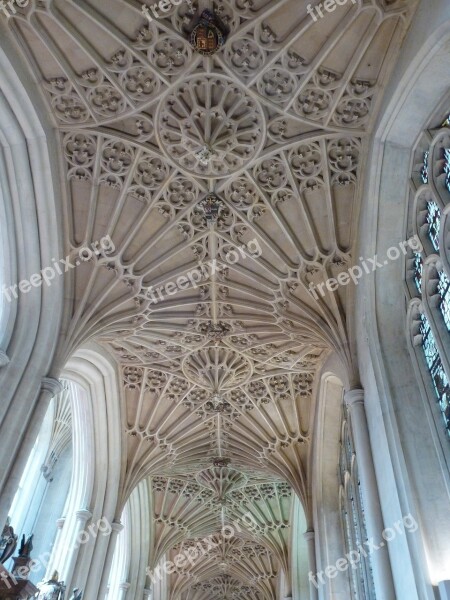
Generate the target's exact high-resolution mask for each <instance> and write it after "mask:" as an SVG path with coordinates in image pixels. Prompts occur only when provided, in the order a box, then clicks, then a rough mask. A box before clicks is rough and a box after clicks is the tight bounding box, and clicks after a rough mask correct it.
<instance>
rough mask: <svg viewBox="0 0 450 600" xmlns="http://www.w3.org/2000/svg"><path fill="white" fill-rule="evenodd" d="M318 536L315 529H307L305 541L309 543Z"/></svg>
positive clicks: (304, 535)
mask: <svg viewBox="0 0 450 600" xmlns="http://www.w3.org/2000/svg"><path fill="white" fill-rule="evenodd" d="M315 536H316V534H315V531H314V529H307V530H306V531H305V533H304V534H303V537H304V538H305V540H306V541H307V542H309V541H310V540H313V539H314V538H315Z"/></svg>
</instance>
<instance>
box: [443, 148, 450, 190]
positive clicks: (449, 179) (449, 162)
mask: <svg viewBox="0 0 450 600" xmlns="http://www.w3.org/2000/svg"><path fill="white" fill-rule="evenodd" d="M444 157H445V165H444V172H445V185H446V186H447V189H448V191H449V192H450V148H446V149H445V150H444Z"/></svg>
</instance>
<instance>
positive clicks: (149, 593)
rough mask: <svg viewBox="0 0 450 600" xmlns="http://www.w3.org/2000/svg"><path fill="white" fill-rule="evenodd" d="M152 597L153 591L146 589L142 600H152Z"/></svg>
mask: <svg viewBox="0 0 450 600" xmlns="http://www.w3.org/2000/svg"><path fill="white" fill-rule="evenodd" d="M151 597H152V590H149V589H148V588H145V589H144V595H143V596H142V600H150V598H151Z"/></svg>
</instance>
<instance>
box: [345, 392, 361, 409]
mask: <svg viewBox="0 0 450 600" xmlns="http://www.w3.org/2000/svg"><path fill="white" fill-rule="evenodd" d="M344 400H345V404H346V405H347V406H348V407H349V408H352V407H353V406H357V405H358V404H362V405H363V406H364V390H363V389H362V388H354V389H353V390H348V391H347V392H345V394H344Z"/></svg>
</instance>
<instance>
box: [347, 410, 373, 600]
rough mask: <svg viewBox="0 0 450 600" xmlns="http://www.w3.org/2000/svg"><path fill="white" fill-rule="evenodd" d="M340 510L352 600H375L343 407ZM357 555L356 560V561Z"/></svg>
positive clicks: (353, 460) (355, 471) (350, 444)
mask: <svg viewBox="0 0 450 600" xmlns="http://www.w3.org/2000/svg"><path fill="white" fill-rule="evenodd" d="M339 476H340V483H341V486H340V509H341V519H342V527H343V533H344V540H345V552H346V554H349V553H350V552H351V553H352V555H351V556H352V558H353V560H352V562H353V566H352V568H350V569H349V576H350V580H351V586H350V587H351V594H352V600H375V599H376V596H375V586H374V582H373V576H372V567H371V564H370V558H369V554H368V553H367V552H366V549H367V546H364V543H365V542H366V541H367V539H368V538H367V529H366V521H365V515H364V505H363V501H362V495H361V486H360V481H359V476H358V464H357V461H356V455H355V450H354V445H353V438H352V433H351V422H350V415H349V413H348V409H347V407H345V408H344V420H343V424H342V436H341V452H340V458H339ZM357 556H358V558H357Z"/></svg>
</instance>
